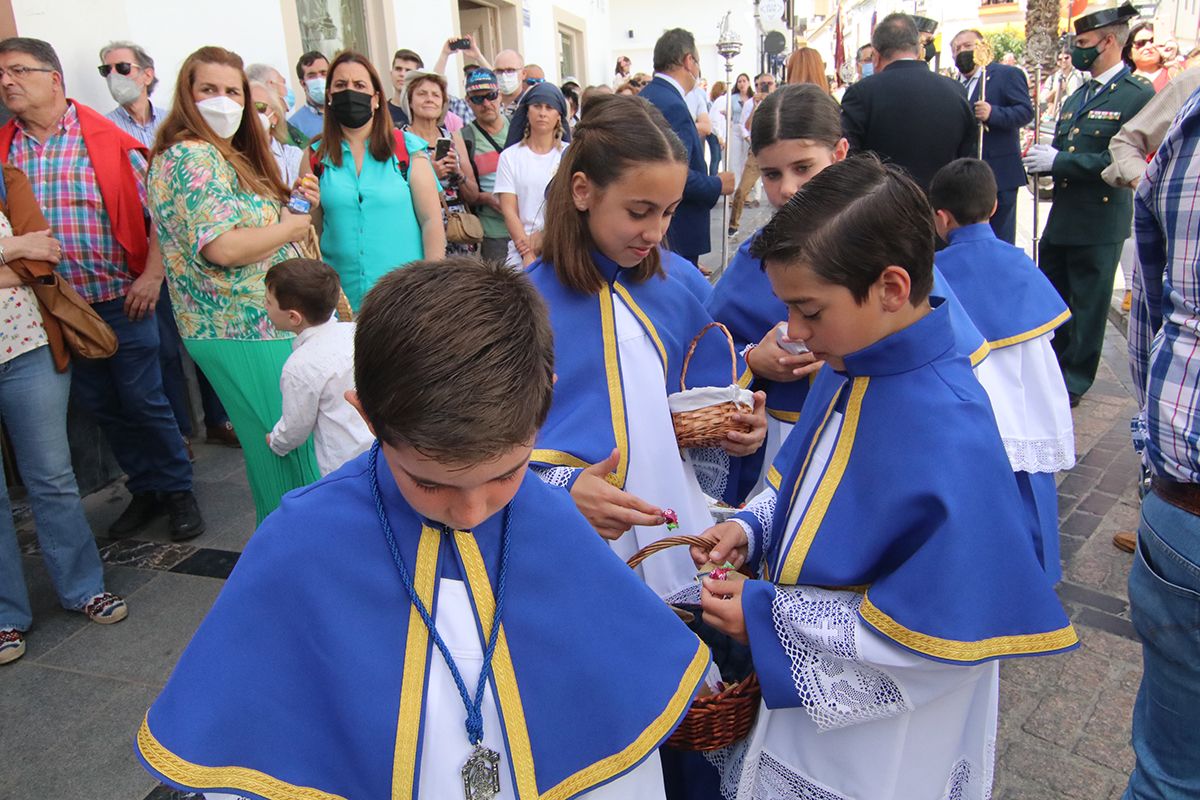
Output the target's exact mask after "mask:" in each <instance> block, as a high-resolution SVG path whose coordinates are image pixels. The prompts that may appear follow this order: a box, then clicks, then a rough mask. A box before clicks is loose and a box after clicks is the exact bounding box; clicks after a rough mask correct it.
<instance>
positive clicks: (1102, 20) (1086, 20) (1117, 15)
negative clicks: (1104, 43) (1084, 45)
mask: <svg viewBox="0 0 1200 800" xmlns="http://www.w3.org/2000/svg"><path fill="white" fill-rule="evenodd" d="M1136 16H1138V10H1137V9H1136V8H1134V7H1133V4H1132V3H1130V2H1128V0H1126V2H1124V3H1121V4H1120V5H1112V6H1110V7H1108V8H1100V9H1097V10H1096V11H1093V12H1091V13H1090V14H1083V15H1082V16H1080V17H1079V18H1078V19H1076V20H1075V33H1076V34H1080V33H1087V32H1088V31H1094V30H1096V29H1097V28H1103V27H1104V26H1105V25H1115V24H1116V23H1118V22H1125V21H1127V20H1131V19H1133V18H1134V17H1136Z"/></svg>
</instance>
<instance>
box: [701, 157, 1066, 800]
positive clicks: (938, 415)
mask: <svg viewBox="0 0 1200 800" xmlns="http://www.w3.org/2000/svg"><path fill="white" fill-rule="evenodd" d="M933 242H934V229H933V213H932V211H931V210H930V208H929V204H928V202H927V201H926V199H925V195H924V192H922V190H921V189H920V188H919V187H918V186H917V185H916V184H915V183H914V182H913V181H912V180H911V179H910V178H908V177H906V176H905V175H904V174H903V173H902V172H901V171H900V170H899V169H897V168H895V167H890V166H884V165H883V164H881V163H880V162H879V161H878V160H877V159H875V158H874V157H870V156H866V157H856V158H851V159H848V160H846V161H843V162H841V163H839V164H834V165H833V166H830V167H828V168H827V169H825V170H824V171H823V172H821V174H819V175H817V176H816V177H814V178H813V179H812V181H810V182H809V183H808V184H807V185H806V186H804V187H803V188H802V189H801V190H800V191H798V192H797V193H796V194H795V195H794V196H793V197H792V199H791V200H790V201H789V202H788V203H787V205H785V206H784V207H783V209H782V210H781V211H780V212H779V213H778V214H777V215H776V216H775V218H774V219H773V220H772V221H771V222H770V224H768V225H767V227H766V228H765V229H764V230H763V232H762V234H761V235H760V236H759V238H758V240H757V241H756V243H755V246H754V253H753V254H754V255H755V256H756V257H759V258H761V259H762V260H763V263H764V265H765V266H766V270H767V275H768V277H769V278H770V281H771V285H772V288H773V290H774V292H775V294H776V295H777V296H778V297H779V298H780V299H781V300H783V301H784V303H785V304H786V305H787V308H788V336H789V337H791V338H793V339H802V340H803V341H805V342H806V343H807V344H808V346H809V348H810V349H811V350H812V351H813V354H814V355H816V356H817V357H818V358H819V359H821V360H823V361H824V362H825V367H823V368H822V369H821V372H820V373H819V374H818V376H817V379H816V380H815V381H814V383H813V386H812V389H811V390H810V393H809V396H808V398H807V400H806V401H805V404H804V408H803V410H802V411H801V414H800V418H799V420H798V421H797V423H796V427H795V428H794V429H793V431H792V433H791V435H790V436H789V437H788V438H787V440H786V441H785V443H784V445H783V448H782V449H781V450H780V453H779V455H778V456H777V458H776V459H775V462H774V466H775V469H776V473H777V474H778V475H779V479H778V482H777V483H775V482H772V485H771V487H769V488H768V489H767V490H765V491H764V492H763V493H762V494H760V495H758V496H757V497H756V498H755V499H754V500H752V501H751V503H750V504H749V505H748V507H747V509H746V510H745V511H744V512H742V513H739V514H738V515H737V517H735V518H734V520H731V521H729V522H725V523H722V524H720V525H717V526H714V527H713V528H711V529H710V530H709V531H707V532H706V535H707V536H708V537H709V538H711V539H714V540H715V541H716V542H717V543H716V545H715V546H713V547H712V548H711V549H710V548H693V551H692V556H693V558H694V559H695V560H696V563H697V565H703V564H705V563H707V562H715V563H717V564H722V563H724V562H725V560H726V559H728V560H730V561H732V562H733V563H734V564H742V563H745V562H749V563H750V565H751V567H752V568H754V569H755V572H756V574H761V575H762V576H763V577H762V579H759V580H747V581H742V582H735V581H729V580H714V579H713V578H712V577H707V578H705V579H704V582H703V593H702V598H701V603H702V608H703V612H704V620H705V621H706V622H708V623H709V624H711V625H714V626H715V627H717V628H718V629H720V630H722V631H724V632H725V633H727V634H729V635H730V636H732V637H734V638H735V639H737V640H739V641H742V642H747V643H748V644H749V645H750V648H751V651H752V654H753V659H754V665H755V668H756V670H757V673H758V678H759V681H760V683H761V685H762V692H763V706H762V708H760V711H759V716H758V719H757V721H756V723H755V727H754V729H753V730H752V731H751V733H750V735H749V736H748V737H747V738H746V739H745V740H743V741H742V742H740V743H739V744H737V745H735V746H733V747H732V748H729V749H727V750H725V751H722V752H719V753H716V754H714V756H713V760H714V762H716V763H718V764H719V765H720V766H721V767H722V773H723V777H722V791H723V792H724V794H725V796H726V797H729V798H732V797H734V796H735V795H736V796H739V797H746V796H753V797H758V796H776V794H779V795H787V796H801V797H828V798H871V800H893V799H894V800H937V798H945V797H954V798H964V799H965V800H983V798H985V797H988V796H990V793H991V784H992V780H991V778H992V768H993V759H994V745H995V735H996V715H997V707H998V697H999V671H998V667H997V661H996V660H997V659H999V658H1001V657H1008V656H1017V655H1037V654H1044V653H1054V652H1060V651H1063V650H1067V649H1070V648H1072V647H1075V646H1076V644H1077V641H1078V640H1077V638H1076V635H1075V632H1074V630H1073V629H1072V627H1071V625H1070V623H1069V622H1068V621H1067V617H1066V614H1065V613H1064V612H1063V609H1062V606H1061V604H1060V603H1059V601H1058V599H1057V597H1055V595H1054V591H1053V589H1052V588H1051V585H1050V583H1049V582H1048V581H1047V580H1046V576H1045V574H1044V573H1043V572H1042V569H1041V565H1040V564H1039V563H1038V558H1037V553H1036V552H1035V550H1034V547H1033V544H1032V538H1033V537H1032V534H1031V532H1030V530H1029V527H1030V525H1032V515H1031V513H1030V510H1029V509H1028V508H1027V506H1026V504H1025V502H1024V501H1023V498H1022V495H1021V492H1020V490H1019V488H1018V486H1017V481H1016V479H1015V478H1014V476H1013V472H1012V470H1011V469H1010V467H1009V463H1008V459H1007V458H1006V457H1005V451H1004V445H1003V443H1002V442H1001V440H1000V435H999V433H998V431H997V429H996V422H995V418H994V416H993V415H992V410H991V406H990V405H989V402H988V398H987V395H986V394H985V393H984V390H983V388H982V387H981V386H980V384H979V382H978V380H976V378H975V375H974V374H973V372H972V370H971V364H970V360H969V358H968V356H967V355H966V354H964V353H963V352H962V348H961V347H960V346H959V343H958V341H957V337H958V333H957V332H956V331H955V325H956V324H957V322H956V320H955V318H954V317H953V316H952V315H951V314H950V313H949V307H948V306H949V304H948V302H947V301H946V300H945V299H944V298H941V297H937V296H933V297H931V296H930V292H931V290H932V288H933V252H934V249H933ZM775 486H778V489H776V488H774V487H775Z"/></svg>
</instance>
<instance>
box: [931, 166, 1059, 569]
mask: <svg viewBox="0 0 1200 800" xmlns="http://www.w3.org/2000/svg"><path fill="white" fill-rule="evenodd" d="M995 187H996V179H995V177H994V176H993V175H992V168H991V167H989V166H988V165H987V164H986V163H985V162H983V161H979V160H978V159H974V158H960V159H958V160H957V161H953V162H951V163H949V164H947V165H946V166H944V167H942V168H941V169H940V170H938V172H937V174H936V175H934V177H933V183H932V184H930V187H929V201H930V203H931V205H932V206H933V209H934V215H935V217H934V227H935V228H936V229H937V233H938V236H940V237H941V238H942V239H943V240H944V241H946V242H947V243H948V244H949V246H948V247H946V249H944V250H942V251H941V252H939V253H938V254H937V257H936V259H935V263H936V265H937V268H938V269H939V270H941V273H942V275H943V276H944V278H945V280H946V283H947V284H948V285H949V287H950V288H951V289H952V290H953V291H954V293H955V295H957V296H958V299H959V302H961V303H962V306H963V308H964V309H966V312H967V315H968V316H970V318H971V322H973V323H974V325H975V327H976V328H977V329H978V330H979V331H980V333H982V334H983V338H984V339H985V340H987V343H988V356H987V359H986V360H985V361H983V363H981V364H979V366H978V367H976V369H975V376H976V377H977V378H978V379H979V382H980V383H981V384H983V388H984V389H985V390H986V391H987V393H988V398H989V399H990V400H991V403H992V411H993V413H994V414H995V415H996V424H997V426H998V427H999V429H1000V438H1001V439H1002V440H1003V441H1004V449H1005V451H1006V452H1007V453H1008V460H1009V463H1010V464H1011V465H1012V468H1013V471H1014V472H1015V473H1016V474H1017V483H1018V485H1019V486H1020V488H1021V492H1022V494H1024V495H1026V496H1027V498H1029V499H1032V501H1033V505H1034V507H1035V509H1036V513H1037V517H1036V519H1037V524H1035V525H1034V526H1033V534H1034V546H1035V548H1036V549H1037V553H1038V558H1039V559H1040V560H1041V563H1042V567H1043V568H1044V569H1045V570H1046V574H1047V575H1049V576H1050V578H1051V581H1052V582H1054V583H1057V582H1058V580H1059V579H1060V578H1061V577H1062V565H1061V563H1060V561H1059V548H1058V491H1057V488H1056V487H1055V484H1054V473H1055V472H1058V471H1059V470H1063V469H1070V468H1071V467H1073V466H1074V465H1075V427H1074V424H1073V423H1072V420H1071V404H1070V399H1069V398H1068V397H1067V385H1066V383H1065V382H1064V381H1063V376H1062V371H1061V370H1060V369H1059V367H1058V361H1057V359H1056V358H1055V356H1054V348H1053V347H1052V346H1051V344H1050V340H1051V339H1053V338H1054V331H1055V329H1056V328H1058V327H1059V326H1060V325H1062V324H1063V323H1065V322H1066V321H1067V320H1068V319H1069V318H1070V316H1071V312H1070V311H1068V310H1067V305H1066V303H1064V302H1063V300H1062V298H1061V297H1060V296H1059V294H1058V292H1057V291H1056V290H1055V288H1054V286H1053V284H1051V283H1050V281H1049V280H1048V279H1047V278H1046V276H1045V275H1043V274H1042V272H1041V271H1040V270H1038V268H1037V265H1035V264H1034V263H1033V260H1032V259H1031V258H1029V256H1027V255H1025V251H1024V250H1021V249H1020V248H1017V247H1013V246H1012V245H1011V244H1008V243H1007V242H1004V241H1001V240H1000V239H998V238H996V235H995V233H993V232H992V227H991V225H990V224H989V223H988V220H989V219H991V216H992V213H993V212H994V211H995V209H996V193H995Z"/></svg>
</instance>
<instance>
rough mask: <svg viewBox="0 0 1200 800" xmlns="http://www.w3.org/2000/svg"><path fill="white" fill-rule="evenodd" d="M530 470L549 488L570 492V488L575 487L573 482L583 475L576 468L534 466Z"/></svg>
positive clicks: (580, 470) (581, 471)
mask: <svg viewBox="0 0 1200 800" xmlns="http://www.w3.org/2000/svg"><path fill="white" fill-rule="evenodd" d="M530 469H532V470H533V474H534V475H537V476H538V477H539V478H541V479H542V481H543V482H544V483H548V484H550V485H551V486H557V487H559V488H560V489H566V490H567V491H568V492H569V491H571V487H572V486H574V485H575V481H576V480H578V479H579V476H580V475H582V474H583V470H582V469H579V468H578V467H539V466H537V465H536V464H534V465H532V466H531V467H530Z"/></svg>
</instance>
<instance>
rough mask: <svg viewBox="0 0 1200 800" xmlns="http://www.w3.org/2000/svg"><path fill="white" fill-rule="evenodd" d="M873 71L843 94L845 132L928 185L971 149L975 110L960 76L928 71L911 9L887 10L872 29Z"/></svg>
mask: <svg viewBox="0 0 1200 800" xmlns="http://www.w3.org/2000/svg"><path fill="white" fill-rule="evenodd" d="M871 47H872V48H873V49H874V51H875V54H874V56H873V61H874V65H875V74H873V75H872V76H871V77H869V78H864V79H863V80H861V81H858V82H857V83H855V84H853V85H851V86H850V88H849V89H847V90H846V94H845V96H844V97H843V98H842V132H843V133H844V134H845V136H846V140H847V141H848V142H849V143H850V150H851V151H859V152H860V151H864V150H871V151H874V152H875V153H877V154H879V156H880V157H882V158H883V159H885V160H887V161H891V162H893V163H895V164H898V165H900V166H902V167H904V168H905V169H907V170H908V171H909V172H910V173H911V174H912V176H913V179H914V180H916V182H917V183H918V184H920V185H921V186H922V187H924V188H925V189H926V190H928V189H929V182H930V181H932V180H933V176H934V173H936V172H937V171H938V170H939V169H941V168H942V167H944V166H945V165H947V164H949V163H950V162H951V161H953V160H954V159H956V158H960V157H962V156H969V155H971V154H972V152H973V151H972V145H973V144H974V142H975V115H974V114H973V113H972V112H971V108H970V106H968V105H967V98H966V92H965V91H964V90H963V87H962V84H960V83H959V82H958V81H955V80H952V79H950V78H947V77H945V76H943V75H938V74H937V73H935V72H930V71H929V65H928V64H926V63H925V62H924V61H923V60H921V55H920V49H921V46H920V35H919V33H918V31H917V26H916V24H915V23H914V22H913V20H912V18H911V17H910V16H908V15H907V14H888V15H887V16H886V17H884V18H883V19H882V20H880V21H879V24H878V25H876V26H875V32H874V33H872V34H871Z"/></svg>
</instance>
